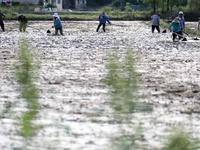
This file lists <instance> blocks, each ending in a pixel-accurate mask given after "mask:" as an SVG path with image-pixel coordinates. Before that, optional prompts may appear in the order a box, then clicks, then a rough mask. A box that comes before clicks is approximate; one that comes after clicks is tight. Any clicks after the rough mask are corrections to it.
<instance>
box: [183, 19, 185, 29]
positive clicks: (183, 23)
mask: <svg viewBox="0 0 200 150" xmlns="http://www.w3.org/2000/svg"><path fill="white" fill-rule="evenodd" d="M183 28H185V18H184V19H183Z"/></svg>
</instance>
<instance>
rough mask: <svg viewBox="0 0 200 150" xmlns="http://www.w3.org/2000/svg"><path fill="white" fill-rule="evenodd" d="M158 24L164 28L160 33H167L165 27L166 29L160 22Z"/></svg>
mask: <svg viewBox="0 0 200 150" xmlns="http://www.w3.org/2000/svg"><path fill="white" fill-rule="evenodd" d="M160 26H161V27H162V28H163V29H164V30H163V31H162V33H167V29H166V28H165V27H164V26H162V25H161V24H160Z"/></svg>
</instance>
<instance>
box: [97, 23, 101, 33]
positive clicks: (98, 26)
mask: <svg viewBox="0 0 200 150" xmlns="http://www.w3.org/2000/svg"><path fill="white" fill-rule="evenodd" d="M101 25H102V23H99V25H98V27H97V30H96V31H97V32H98V31H99V28H100V27H101Z"/></svg>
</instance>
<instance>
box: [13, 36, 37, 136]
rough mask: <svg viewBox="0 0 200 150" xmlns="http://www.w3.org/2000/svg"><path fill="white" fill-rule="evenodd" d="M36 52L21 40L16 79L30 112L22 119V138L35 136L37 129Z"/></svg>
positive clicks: (26, 42) (23, 39)
mask: <svg viewBox="0 0 200 150" xmlns="http://www.w3.org/2000/svg"><path fill="white" fill-rule="evenodd" d="M34 57H35V54H34V50H32V49H30V48H29V42H28V40H27V39H25V38H21V39H20V40H19V51H18V62H17V65H15V68H16V78H17V81H18V83H19V84H20V90H21V94H22V98H23V99H24V100H25V101H26V103H27V108H28V111H27V112H26V113H25V114H24V116H23V119H22V126H23V127H22V131H21V134H22V136H24V137H25V138H26V137H29V136H33V135H34V134H35V130H36V127H35V126H34V125H33V123H32V121H33V120H34V118H35V117H36V115H37V113H38V109H39V103H38V89H37V86H36V85H35V82H36V81H37V79H38V77H37V73H38V68H39V66H38V63H37V62H35V61H34Z"/></svg>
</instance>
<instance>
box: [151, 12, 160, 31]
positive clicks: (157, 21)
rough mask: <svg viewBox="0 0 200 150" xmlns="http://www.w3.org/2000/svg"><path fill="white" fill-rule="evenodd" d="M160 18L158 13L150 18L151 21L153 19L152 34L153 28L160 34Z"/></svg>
mask: <svg viewBox="0 0 200 150" xmlns="http://www.w3.org/2000/svg"><path fill="white" fill-rule="evenodd" d="M161 16H162V14H161V13H158V14H157V15H153V16H151V19H153V22H152V33H154V30H155V28H156V30H157V31H158V33H160V28H159V25H160V17H161Z"/></svg>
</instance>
